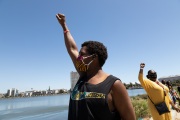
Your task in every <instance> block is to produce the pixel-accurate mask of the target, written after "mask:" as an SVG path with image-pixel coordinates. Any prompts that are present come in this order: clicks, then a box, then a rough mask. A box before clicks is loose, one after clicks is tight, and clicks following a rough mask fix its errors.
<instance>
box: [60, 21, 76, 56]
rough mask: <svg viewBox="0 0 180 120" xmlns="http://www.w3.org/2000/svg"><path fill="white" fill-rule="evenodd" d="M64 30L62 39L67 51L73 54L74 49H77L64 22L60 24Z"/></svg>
mask: <svg viewBox="0 0 180 120" xmlns="http://www.w3.org/2000/svg"><path fill="white" fill-rule="evenodd" d="M62 28H63V32H64V41H65V45H66V48H67V51H68V53H69V54H70V55H72V54H73V52H74V51H78V48H77V45H76V43H75V41H74V38H73V37H72V35H71V33H70V31H69V29H68V27H67V25H66V24H64V25H63V26H62Z"/></svg>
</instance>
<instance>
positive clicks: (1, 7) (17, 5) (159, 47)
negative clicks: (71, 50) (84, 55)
mask: <svg viewBox="0 0 180 120" xmlns="http://www.w3.org/2000/svg"><path fill="white" fill-rule="evenodd" d="M57 13H63V14H65V15H66V21H67V25H68V27H69V29H70V32H71V34H72V35H73V37H74V39H75V40H76V42H77V45H78V47H80V45H81V43H83V42H84V41H87V40H97V41H100V42H103V43H104V45H105V46H106V47H107V49H108V59H107V61H106V63H105V65H104V67H103V70H104V71H105V72H107V73H110V74H113V75H114V76H117V77H119V78H120V79H121V80H122V82H123V83H130V82H132V83H134V82H138V79H137V78H138V72H139V64H140V63H141V62H144V63H146V67H145V69H144V72H145V73H144V76H145V75H146V73H147V71H148V70H149V69H154V70H155V71H157V74H158V77H164V76H170V75H178V74H180V1H179V0H0V93H5V92H6V91H7V89H10V88H16V89H18V90H19V91H20V92H23V91H28V90H31V88H33V89H34V90H46V89H48V88H49V86H50V87H51V89H60V88H65V89H69V88H70V72H71V71H75V69H74V66H73V64H72V62H71V59H70V57H69V55H68V54H67V51H66V48H65V44H64V38H63V31H62V29H61V27H60V25H59V23H58V22H57V20H56V17H55V15H56V14H57Z"/></svg>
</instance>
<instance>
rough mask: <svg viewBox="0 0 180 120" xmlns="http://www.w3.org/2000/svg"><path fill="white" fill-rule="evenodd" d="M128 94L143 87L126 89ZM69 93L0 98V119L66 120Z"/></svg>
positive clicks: (137, 92)
mask: <svg viewBox="0 0 180 120" xmlns="http://www.w3.org/2000/svg"><path fill="white" fill-rule="evenodd" d="M127 91H128V94H129V96H136V95H141V94H145V93H146V92H145V90H144V89H132V90H127ZM69 97H70V94H60V95H53V96H38V97H26V98H10V99H0V120H67V116H68V104H69Z"/></svg>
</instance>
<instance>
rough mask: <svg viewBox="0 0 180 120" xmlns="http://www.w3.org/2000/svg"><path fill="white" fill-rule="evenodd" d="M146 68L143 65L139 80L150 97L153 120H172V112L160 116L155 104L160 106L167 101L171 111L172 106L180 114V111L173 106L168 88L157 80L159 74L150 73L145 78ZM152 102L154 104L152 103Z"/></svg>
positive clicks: (149, 104)
mask: <svg viewBox="0 0 180 120" xmlns="http://www.w3.org/2000/svg"><path fill="white" fill-rule="evenodd" d="M144 67H145V64H144V63H141V64H140V71H139V76H138V79H139V81H140V83H141V85H142V87H143V88H144V89H145V91H146V93H147V95H148V107H149V109H150V112H151V115H152V118H153V120H172V116H171V113H170V112H167V113H164V114H161V115H160V114H159V113H158V111H157V109H156V108H155V105H154V104H158V103H161V102H163V101H165V103H166V105H167V107H168V109H169V111H170V108H171V107H170V105H172V107H173V108H174V109H175V110H176V111H177V112H180V109H179V108H177V107H176V106H175V105H174V104H173V101H172V100H171V98H170V96H169V94H168V93H169V89H168V87H167V86H165V85H163V84H162V83H161V82H159V81H158V80H157V73H156V72H155V71H154V70H149V71H148V74H147V76H146V77H147V78H144V77H143V69H144ZM152 101H153V103H154V104H153V103H152Z"/></svg>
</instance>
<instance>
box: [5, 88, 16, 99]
mask: <svg viewBox="0 0 180 120" xmlns="http://www.w3.org/2000/svg"><path fill="white" fill-rule="evenodd" d="M17 95H18V90H17V89H15V88H12V89H8V90H7V96H9V97H16V96H17Z"/></svg>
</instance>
